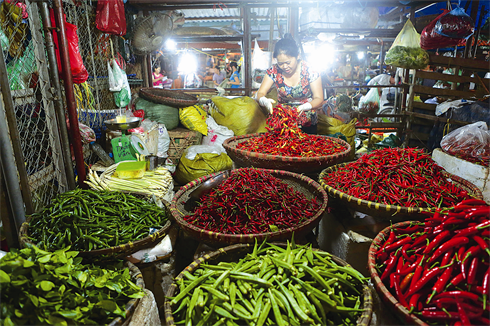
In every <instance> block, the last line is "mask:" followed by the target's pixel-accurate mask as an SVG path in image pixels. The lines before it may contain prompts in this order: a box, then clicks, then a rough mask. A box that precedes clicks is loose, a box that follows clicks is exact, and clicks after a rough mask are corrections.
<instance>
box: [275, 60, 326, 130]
mask: <svg viewBox="0 0 490 326" xmlns="http://www.w3.org/2000/svg"><path fill="white" fill-rule="evenodd" d="M300 64H301V71H300V80H299V83H298V85H296V86H288V85H286V83H285V82H284V77H283V75H282V73H281V72H280V70H279V69H278V68H277V65H274V66H272V67H271V68H269V69H267V74H268V75H269V77H270V78H271V79H272V80H273V81H274V84H275V85H276V88H277V100H278V102H279V103H283V104H287V103H291V102H300V103H301V104H304V103H306V102H309V101H311V99H312V98H313V93H312V91H311V87H310V83H312V82H314V81H315V80H317V79H318V78H319V77H320V74H319V73H317V72H313V71H311V70H310V68H309V67H308V65H307V64H306V63H305V62H304V61H302V60H301V61H300ZM317 123H318V118H317V115H316V112H315V111H314V110H309V111H304V112H303V113H302V114H301V115H300V117H299V120H298V124H299V125H300V126H303V127H309V126H311V125H316V124H317Z"/></svg>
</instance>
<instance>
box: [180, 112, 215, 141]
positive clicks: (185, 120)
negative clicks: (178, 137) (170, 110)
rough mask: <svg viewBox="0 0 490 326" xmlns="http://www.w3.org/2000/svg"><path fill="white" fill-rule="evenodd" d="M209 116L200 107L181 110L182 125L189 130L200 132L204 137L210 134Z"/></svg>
mask: <svg viewBox="0 0 490 326" xmlns="http://www.w3.org/2000/svg"><path fill="white" fill-rule="evenodd" d="M207 116H208V114H207V113H206V111H204V110H203V109H202V108H201V107H200V106H199V105H193V106H188V107H186V108H181V109H179V119H180V122H181V123H182V125H184V127H186V128H187V129H189V130H194V131H198V132H200V133H201V134H203V135H204V136H206V135H207V134H208V126H207V125H206V118H207Z"/></svg>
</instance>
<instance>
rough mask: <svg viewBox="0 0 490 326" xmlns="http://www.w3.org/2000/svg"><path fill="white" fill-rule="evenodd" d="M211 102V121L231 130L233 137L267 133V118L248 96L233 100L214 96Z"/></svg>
mask: <svg viewBox="0 0 490 326" xmlns="http://www.w3.org/2000/svg"><path fill="white" fill-rule="evenodd" d="M211 101H212V103H210V109H209V113H210V114H211V116H212V117H213V119H214V120H215V121H216V123H217V124H219V125H221V126H225V127H227V128H228V129H231V130H232V131H233V133H234V134H235V136H241V135H246V134H253V133H258V132H267V129H266V128H265V127H266V125H267V124H266V119H267V117H266V116H265V113H264V111H263V110H262V109H261V108H260V107H259V105H258V104H257V102H256V101H255V100H254V99H252V98H250V97H248V96H240V97H236V98H233V99H228V98H225V97H220V96H215V97H213V98H212V99H211Z"/></svg>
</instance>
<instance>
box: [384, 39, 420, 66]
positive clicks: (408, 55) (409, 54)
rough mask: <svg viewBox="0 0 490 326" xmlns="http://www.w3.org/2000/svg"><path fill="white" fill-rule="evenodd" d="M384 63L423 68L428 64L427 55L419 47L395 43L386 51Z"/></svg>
mask: <svg viewBox="0 0 490 326" xmlns="http://www.w3.org/2000/svg"><path fill="white" fill-rule="evenodd" d="M385 63H386V64H389V65H393V66H396V67H401V68H406V69H423V68H425V67H427V65H428V64H429V55H428V54H427V52H426V51H425V50H423V49H422V48H420V47H417V48H411V47H406V46H399V45H397V46H393V47H392V48H391V49H390V50H389V51H388V52H387V53H386V57H385Z"/></svg>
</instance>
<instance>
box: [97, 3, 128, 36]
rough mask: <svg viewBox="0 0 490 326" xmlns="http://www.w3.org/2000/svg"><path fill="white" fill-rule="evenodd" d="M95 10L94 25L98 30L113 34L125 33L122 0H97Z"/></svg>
mask: <svg viewBox="0 0 490 326" xmlns="http://www.w3.org/2000/svg"><path fill="white" fill-rule="evenodd" d="M96 12H97V13H96V16H95V26H96V27H97V29H98V30H100V31H102V32H105V33H109V34H114V35H120V36H121V35H126V16H125V15H124V3H123V0H99V1H98V2H97V11H96Z"/></svg>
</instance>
